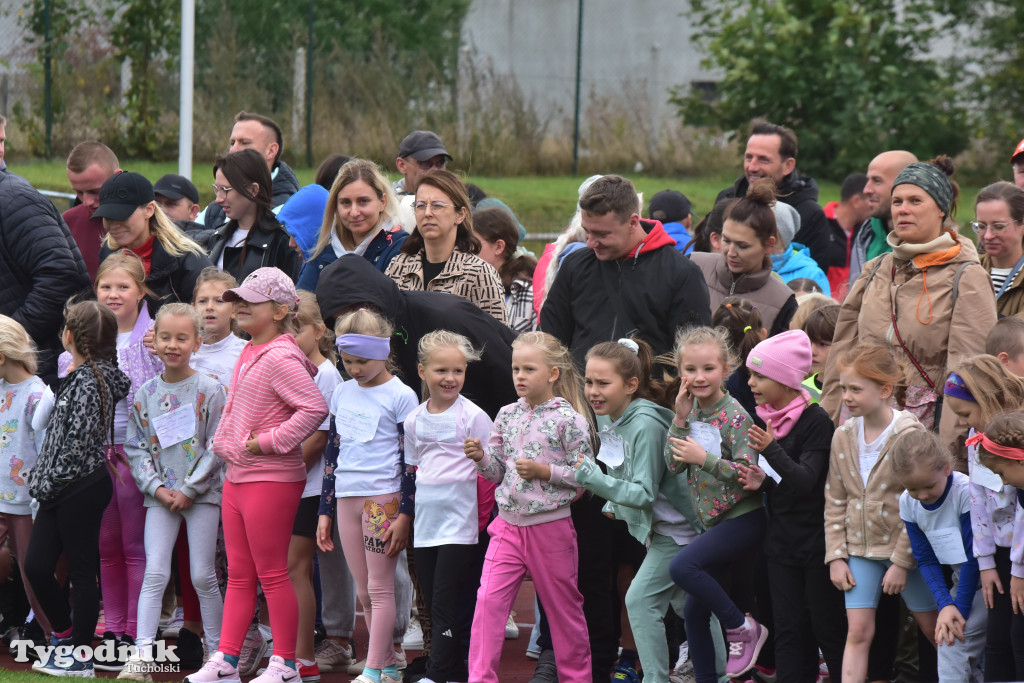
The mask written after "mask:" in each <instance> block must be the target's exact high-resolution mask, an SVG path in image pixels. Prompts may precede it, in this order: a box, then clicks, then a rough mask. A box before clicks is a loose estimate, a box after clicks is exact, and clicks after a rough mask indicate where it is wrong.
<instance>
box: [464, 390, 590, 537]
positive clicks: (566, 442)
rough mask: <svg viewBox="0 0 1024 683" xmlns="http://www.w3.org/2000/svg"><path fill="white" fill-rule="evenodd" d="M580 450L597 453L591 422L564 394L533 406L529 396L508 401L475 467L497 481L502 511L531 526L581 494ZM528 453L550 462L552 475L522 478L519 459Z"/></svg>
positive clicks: (555, 515) (558, 514) (564, 513)
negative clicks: (578, 480)
mask: <svg viewBox="0 0 1024 683" xmlns="http://www.w3.org/2000/svg"><path fill="white" fill-rule="evenodd" d="M580 455H583V457H585V458H591V459H592V458H593V457H594V452H593V449H592V448H591V445H590V426H589V425H588V424H587V421H586V419H585V418H584V417H583V416H582V415H580V414H579V413H577V412H576V411H575V410H574V409H573V407H572V406H571V405H570V404H569V402H568V401H566V400H565V399H564V398H562V397H560V396H556V397H554V398H553V399H551V400H550V401H545V402H544V403H542V404H540V405H539V406H536V407H532V406H530V404H529V403H527V402H526V400H525V399H519V400H518V401H516V402H515V403H513V404H512V405H508V406H505V407H504V408H502V409H501V410H500V411H499V412H498V416H497V418H496V419H495V420H494V428H493V429H492V430H491V436H490V438H488V440H487V445H486V447H485V448H484V455H483V457H482V458H481V459H480V462H478V463H477V465H476V467H477V470H479V472H480V474H481V475H482V476H483V477H484V478H485V479H487V480H488V481H493V482H497V483H498V488H497V490H496V491H495V492H494V498H495V500H496V501H497V503H498V514H500V515H501V517H502V519H504V520H505V521H506V522H508V523H509V524H514V525H516V526H532V525H534V524H542V523H544V522H551V521H554V520H557V519H563V518H565V517H568V516H569V504H570V503H572V502H573V500H575V499H576V497H577V496H578V495H579V488H578V486H579V485H578V484H577V483H576V478H575V475H574V470H575V467H576V463H577V462H578V461H579V459H580ZM520 458H529V459H530V460H536V461H537V462H540V463H542V464H545V465H548V466H550V467H551V479H550V480H549V481H541V480H539V479H529V480H527V479H523V478H522V477H520V476H519V474H518V473H517V472H516V461H517V460H519V459H520Z"/></svg>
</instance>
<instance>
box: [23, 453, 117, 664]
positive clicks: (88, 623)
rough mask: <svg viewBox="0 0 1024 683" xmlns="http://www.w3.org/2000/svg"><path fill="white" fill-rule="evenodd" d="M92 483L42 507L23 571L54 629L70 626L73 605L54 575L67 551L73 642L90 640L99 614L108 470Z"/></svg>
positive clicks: (109, 485) (109, 488)
mask: <svg viewBox="0 0 1024 683" xmlns="http://www.w3.org/2000/svg"><path fill="white" fill-rule="evenodd" d="M94 475H95V473H94V474H93V475H89V478H91V479H94V480H95V481H93V482H92V483H91V484H90V485H88V486H86V487H85V488H82V489H80V490H78V491H76V492H75V493H73V494H71V495H68V496H60V497H59V498H58V500H57V501H56V502H55V503H52V504H49V505H47V506H46V507H41V508H40V509H39V513H38V514H37V515H36V521H35V524H34V526H33V527H32V540H31V541H29V544H28V552H27V553H26V554H25V574H26V575H27V576H28V580H29V582H30V583H31V584H32V590H34V591H35V593H36V598H37V599H38V600H39V606H40V607H42V608H43V611H44V612H45V613H46V618H47V619H49V620H50V624H51V625H52V626H53V629H54V631H56V632H58V633H60V632H62V631H66V630H68V628H70V627H71V625H72V624H71V611H70V610H69V609H68V602H67V600H66V599H65V597H64V591H63V590H62V589H61V587H60V584H58V583H57V579H56V578H55V577H54V575H53V572H54V570H55V569H56V567H57V560H58V559H59V558H60V555H61V553H62V552H63V553H64V554H65V555H66V557H67V562H68V578H69V579H70V581H71V585H72V586H73V587H74V606H73V608H74V614H75V622H74V631H73V632H72V634H71V641H72V643H73V644H74V645H75V646H78V645H91V644H92V640H93V635H94V633H95V631H96V621H97V619H98V617H99V591H98V589H97V580H98V579H99V573H98V571H97V570H98V568H99V561H100V550H99V544H100V520H101V519H102V518H103V511H104V510H106V509H107V504H109V503H110V497H111V495H112V494H113V490H114V487H113V484H112V481H111V479H110V476H109V475H108V474H107V472H106V471H105V470H100V475H102V476H94Z"/></svg>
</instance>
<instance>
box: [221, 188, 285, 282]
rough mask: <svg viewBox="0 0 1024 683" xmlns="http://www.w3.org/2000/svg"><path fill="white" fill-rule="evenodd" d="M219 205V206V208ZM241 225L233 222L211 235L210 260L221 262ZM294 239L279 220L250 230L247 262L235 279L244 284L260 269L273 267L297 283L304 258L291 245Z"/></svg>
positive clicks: (271, 220)
mask: <svg viewBox="0 0 1024 683" xmlns="http://www.w3.org/2000/svg"><path fill="white" fill-rule="evenodd" d="M218 206H219V205H218ZM237 227H238V223H236V222H235V221H230V222H228V223H225V224H224V225H221V226H220V227H218V228H217V229H216V230H214V231H213V234H212V235H210V243H209V249H210V261H212V262H213V263H214V264H218V263H220V257H221V254H222V253H224V247H225V245H227V242H228V238H229V237H231V235H232V234H233V233H234V232H235V230H236V229H237ZM289 239H291V238H290V237H289V235H288V233H287V232H285V231H284V228H282V227H281V224H280V223H278V222H277V220H276V219H267V220H266V221H265V222H264V223H262V224H260V225H254V226H253V227H252V229H250V230H249V237H248V242H247V244H246V247H245V260H244V261H243V262H242V267H241V268H239V269H238V272H237V273H236V272H232V273H231V274H232V275H234V276H235V279H236V280H238V281H239V282H241V281H242V280H244V279H245V276H246V275H248V274H249V273H251V272H252V271H254V270H256V269H257V268H263V267H269V266H273V267H274V268H280V269H281V270H283V271H284V272H285V273H287V274H288V277H290V278H291V279H292V281H293V282H294V281H295V280H297V279H298V277H299V269H300V268H301V267H302V259H300V258H299V254H298V252H296V251H295V250H294V249H292V248H291V247H289V246H288V240H289Z"/></svg>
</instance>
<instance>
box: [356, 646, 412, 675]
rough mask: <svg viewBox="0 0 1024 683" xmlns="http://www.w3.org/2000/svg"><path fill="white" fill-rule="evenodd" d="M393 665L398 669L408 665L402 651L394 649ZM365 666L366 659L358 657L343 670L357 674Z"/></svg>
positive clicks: (401, 669) (361, 671) (403, 668)
mask: <svg viewBox="0 0 1024 683" xmlns="http://www.w3.org/2000/svg"><path fill="white" fill-rule="evenodd" d="M395 666H397V667H398V670H399V671H405V669H406V667H407V666H409V663H408V660H406V658H405V653H404V652H398V651H397V650H396V651H395ZM365 668H366V660H365V659H360V660H359V661H358V662H356V663H355V664H349V665H348V668H347V669H345V671H347V672H348V675H349V676H358V675H359V674H361V673H363V669H365Z"/></svg>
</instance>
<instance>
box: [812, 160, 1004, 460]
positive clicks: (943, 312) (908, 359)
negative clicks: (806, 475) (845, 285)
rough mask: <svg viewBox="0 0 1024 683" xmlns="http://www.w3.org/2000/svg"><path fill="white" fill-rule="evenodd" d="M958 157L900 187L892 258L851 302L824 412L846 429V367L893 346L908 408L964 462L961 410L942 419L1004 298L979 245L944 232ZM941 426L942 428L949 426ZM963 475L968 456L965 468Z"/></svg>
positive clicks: (872, 268) (832, 358)
mask: <svg viewBox="0 0 1024 683" xmlns="http://www.w3.org/2000/svg"><path fill="white" fill-rule="evenodd" d="M952 171H953V167H952V163H951V162H950V160H949V158H948V157H939V158H938V159H936V160H934V161H933V162H929V163H924V162H916V163H913V164H910V165H909V166H907V168H905V169H904V170H903V171H902V172H901V173H900V174H899V175H898V176H897V177H896V180H895V182H894V183H893V190H892V224H893V231H892V232H891V233H890V234H889V237H888V242H889V244H890V246H892V248H893V250H892V252H891V253H888V254H883V255H882V256H879V257H878V258H876V259H874V260H872V261H870V262H869V263H867V264H866V265H865V266H864V270H863V272H862V273H861V275H860V277H859V278H857V281H856V282H855V283H854V285H853V288H852V289H851V290H850V294H849V295H848V296H847V298H846V300H845V301H844V302H843V308H842V310H841V311H840V313H839V321H838V323H837V324H836V333H835V337H834V338H833V343H832V351H831V353H830V354H829V360H828V364H827V365H826V367H825V374H824V382H823V384H824V391H823V393H822V397H821V405H822V407H823V408H825V410H827V411H828V412H829V414H830V415H831V416H832V419H833V420H835V421H836V423H837V424H839V423H840V412H841V408H842V406H841V390H840V388H839V381H838V380H839V369H838V367H837V361H838V359H839V358H840V357H842V356H843V355H844V354H845V353H846V352H847V351H848V350H849V348H850V346H851V345H853V344H854V343H855V342H857V341H860V342H866V343H876V344H877V343H880V344H885V345H887V346H889V348H891V349H892V350H893V353H894V354H895V355H896V357H897V358H898V359H899V360H900V361H901V362H903V363H905V364H906V365H907V366H908V368H909V369H908V373H909V377H908V380H909V386H908V389H907V399H906V404H905V406H904V407H905V409H906V410H908V411H910V412H911V413H913V414H914V415H915V416H916V417H917V418H918V419H919V420H920V421H921V423H922V424H923V425H924V426H925V427H926V428H928V429H936V428H938V431H939V434H940V435H941V436H942V438H943V441H944V442H946V443H947V444H948V445H949V446H950V447H951V448H953V451H954V453H960V452H961V451H962V450H963V449H962V448H960V447H959V444H958V441H959V440H960V438H959V437H962V436H964V434H965V430H964V429H963V428H960V427H958V426H957V420H956V415H954V414H953V413H952V411H948V410H947V411H941V399H942V383H943V380H944V378H945V377H946V376H947V375H948V374H949V371H950V369H951V368H953V367H955V366H956V365H957V363H959V362H961V361H963V360H966V359H967V358H969V357H971V356H974V355H976V354H979V353H984V351H985V335H986V334H987V331H988V330H990V329H991V328H992V326H993V325H994V324H995V322H996V306H995V296H994V294H993V292H992V284H991V281H990V280H989V277H988V274H987V273H986V272H985V269H984V268H982V267H981V264H980V263H979V262H978V253H977V250H976V249H975V248H974V244H973V243H971V242H970V240H968V239H966V238H964V237H962V236H960V235H958V234H956V233H955V232H953V231H952V230H949V229H946V228H945V227H944V222H945V221H946V219H947V218H948V217H949V215H950V214H951V213H952V211H953V210H954V208H955V192H954V189H953V184H952V183H951V182H950V179H949V175H951V174H952ZM940 420H941V422H940ZM958 463H959V465H960V468H961V469H963V466H964V460H963V458H962V456H961V457H960V459H959V460H958Z"/></svg>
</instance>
